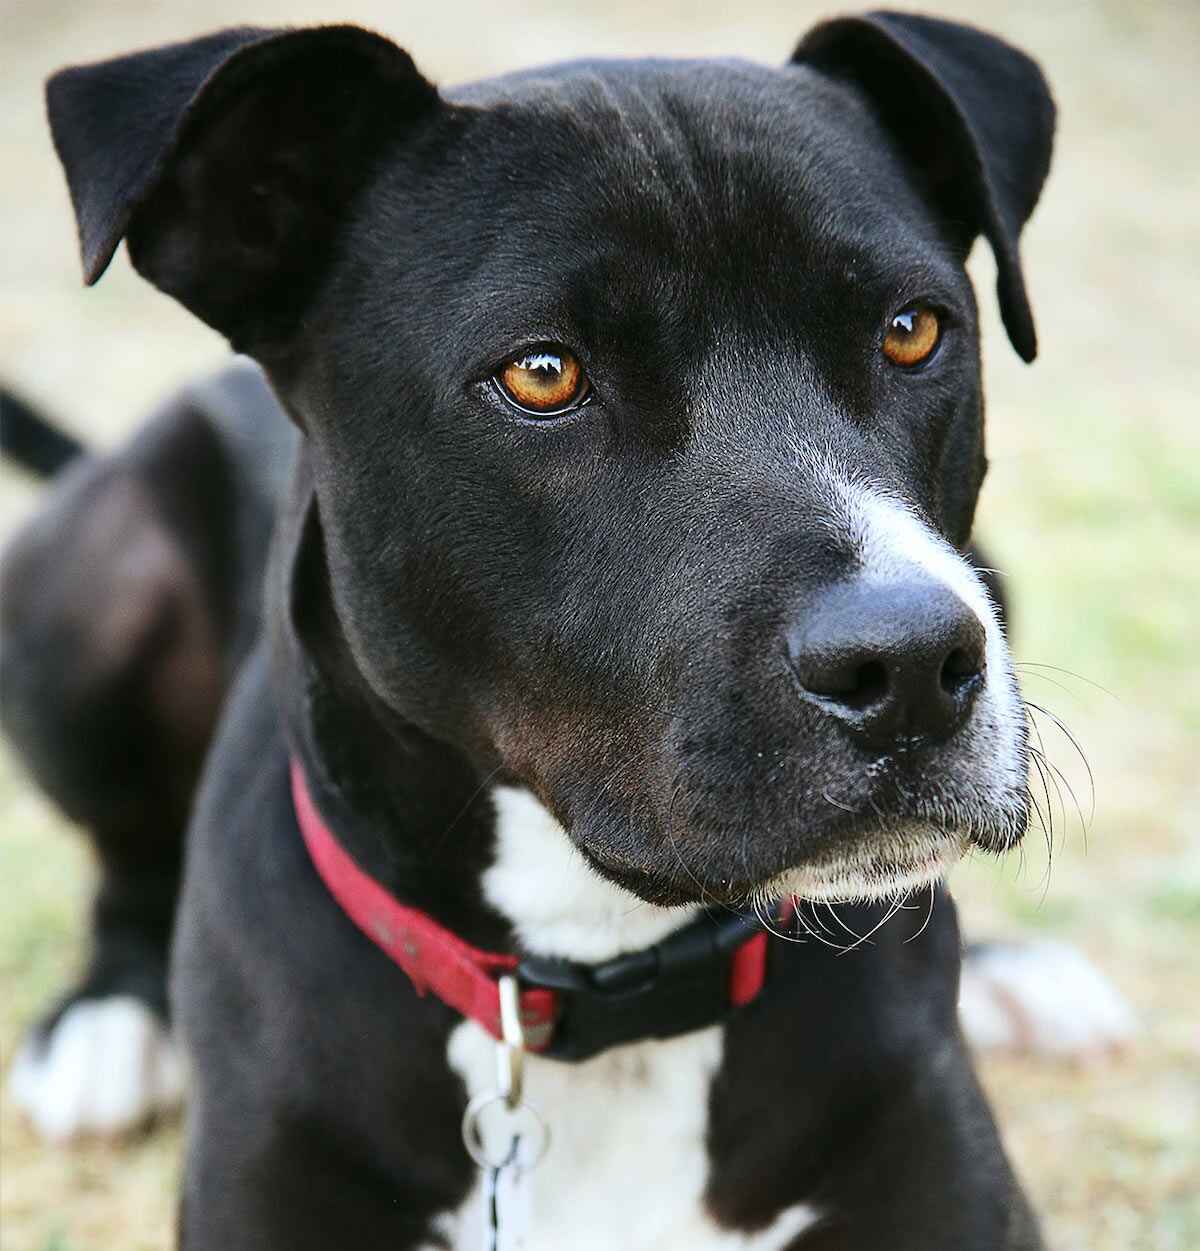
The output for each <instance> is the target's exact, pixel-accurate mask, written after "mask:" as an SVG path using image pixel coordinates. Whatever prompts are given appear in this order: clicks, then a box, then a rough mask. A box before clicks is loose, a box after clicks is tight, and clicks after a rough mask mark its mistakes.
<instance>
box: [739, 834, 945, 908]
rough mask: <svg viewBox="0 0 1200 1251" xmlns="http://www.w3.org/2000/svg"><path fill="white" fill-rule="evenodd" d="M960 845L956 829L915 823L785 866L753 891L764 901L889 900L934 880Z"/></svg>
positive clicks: (943, 872)
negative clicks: (825, 857) (827, 856)
mask: <svg viewBox="0 0 1200 1251" xmlns="http://www.w3.org/2000/svg"><path fill="white" fill-rule="evenodd" d="M965 849H966V841H965V840H964V839H963V837H962V836H961V835H958V834H949V833H946V832H945V831H943V830H936V829H934V828H933V827H931V826H919V827H916V828H914V829H912V830H906V831H902V832H898V833H896V834H894V835H891V836H889V837H887V838H883V839H879V840H876V841H873V842H872V843H871V844H870V845H869V846H852V847H850V848H848V849H847V850H846V852H845V853H844V854H839V856H838V857H837V858H836V859H831V860H829V861H827V862H824V863H819V864H813V865H805V866H803V867H801V868H798V869H789V870H788V871H787V872H786V873H781V874H780V875H779V876H778V877H776V878H773V879H772V880H771V881H769V882H767V883H766V885H764V886H763V887H761V888H760V889H759V890H758V891H757V892H756V894H757V897H758V900H759V901H760V902H761V903H764V904H771V903H774V902H775V901H776V900H779V899H785V898H787V897H789V896H795V898H797V899H803V900H808V901H811V902H813V903H873V902H875V901H877V900H893V899H896V898H898V897H899V896H902V895H908V894H912V893H913V892H914V891H921V890H926V889H929V888H931V887H933V886H935V885H936V884H937V883H938V882H940V881H941V880H942V879H943V878H944V877H945V876H946V874H947V873H949V872H950V870H951V869H952V868H953V867H954V866H955V865H956V864H957V863H958V861H959V860H960V859H961V858H962V854H963V851H964V850H965Z"/></svg>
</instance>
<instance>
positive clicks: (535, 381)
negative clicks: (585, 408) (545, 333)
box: [495, 346, 588, 417]
mask: <svg viewBox="0 0 1200 1251" xmlns="http://www.w3.org/2000/svg"><path fill="white" fill-rule="evenodd" d="M495 378H496V385H497V386H498V387H499V388H500V392H501V394H502V395H503V396H504V398H505V399H506V400H508V402H509V403H510V404H515V405H516V407H517V408H519V409H520V410H521V411H522V412H524V413H530V414H532V415H533V416H534V417H555V416H557V415H558V414H559V413H565V412H566V411H567V410H568V409H570V408H575V407H577V406H578V405H579V404H581V403H583V401H584V400H585V399H586V398H587V394H588V380H587V374H585V373H584V372H583V366H582V365H581V364H580V363H579V362H578V361H577V360H576V359H575V357H574V356H572V355H571V353H570V352H568V351H567V350H566V349H565V348H560V347H554V346H548V347H540V348H534V350H533V351H531V352H523V353H522V354H521V355H520V356H514V357H513V359H512V360H510V361H508V362H507V363H506V364H505V365H502V366H501V367H500V369H498V370H497V371H496V375H495Z"/></svg>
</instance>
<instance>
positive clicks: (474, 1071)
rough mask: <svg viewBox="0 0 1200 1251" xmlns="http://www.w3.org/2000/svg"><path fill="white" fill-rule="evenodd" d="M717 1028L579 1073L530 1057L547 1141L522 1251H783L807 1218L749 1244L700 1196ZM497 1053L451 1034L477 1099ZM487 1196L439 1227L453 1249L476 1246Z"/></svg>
mask: <svg viewBox="0 0 1200 1251" xmlns="http://www.w3.org/2000/svg"><path fill="white" fill-rule="evenodd" d="M721 1035H722V1030H721V1029H720V1027H718V1026H714V1027H713V1028H711V1029H707V1030H703V1031H700V1032H698V1033H694V1034H689V1035H685V1036H684V1037H681V1038H676V1039H672V1040H670V1041H667V1042H647V1043H639V1044H635V1045H633V1046H629V1047H621V1048H617V1049H615V1050H613V1051H610V1052H607V1053H605V1054H604V1055H601V1056H597V1057H595V1058H594V1059H592V1060H589V1061H585V1062H584V1063H581V1064H563V1063H560V1062H557V1061H553V1060H541V1059H538V1058H536V1057H531V1058H530V1059H529V1060H528V1062H527V1071H526V1077H525V1093H526V1099H527V1101H528V1102H529V1103H530V1104H531V1105H532V1106H533V1107H534V1108H535V1109H536V1110H537V1112H538V1113H539V1114H540V1115H541V1116H542V1117H543V1118H544V1119H545V1121H546V1123H547V1126H548V1127H549V1130H550V1139H549V1144H548V1147H547V1150H546V1153H545V1155H544V1157H543V1158H542V1160H541V1162H540V1164H539V1165H538V1166H537V1167H536V1168H535V1169H534V1170H533V1172H532V1174H531V1175H530V1177H529V1179H528V1185H529V1196H528V1198H529V1213H528V1224H527V1226H526V1228H525V1236H524V1241H523V1242H520V1243H519V1244H517V1245H519V1246H520V1247H521V1251H563V1248H565V1247H570V1248H572V1251H602V1249H603V1251H612V1248H614V1247H621V1248H627V1249H628V1251H639V1249H641V1248H645V1249H646V1251H649V1249H650V1248H653V1249H654V1251H674V1249H675V1248H678V1249H679V1251H685V1249H687V1251H733V1249H734V1248H738V1249H744V1251H751V1249H752V1251H781V1248H783V1247H785V1246H786V1245H787V1244H788V1241H789V1240H790V1239H791V1238H792V1237H794V1236H795V1235H796V1234H797V1233H798V1232H799V1231H800V1230H802V1229H804V1228H805V1227H806V1226H807V1225H808V1224H809V1223H811V1220H812V1216H813V1214H812V1212H811V1210H810V1209H808V1208H807V1207H806V1206H805V1207H796V1208H791V1209H789V1210H788V1211H787V1212H785V1213H783V1214H782V1216H781V1217H780V1218H779V1220H777V1221H776V1222H775V1223H774V1224H773V1225H772V1226H771V1227H770V1228H768V1229H767V1230H764V1231H760V1232H759V1233H757V1234H754V1235H746V1234H743V1233H738V1232H734V1231H728V1230H722V1229H720V1228H718V1227H717V1225H716V1224H714V1222H713V1221H712V1220H711V1218H710V1217H709V1216H708V1214H707V1212H706V1210H705V1206H704V1190H705V1186H706V1184H707V1181H708V1171H709V1161H708V1152H707V1148H706V1144H705V1133H706V1128H707V1118H708V1092H709V1085H710V1082H711V1080H712V1077H713V1074H714V1073H715V1072H716V1069H717V1067H718V1065H719V1064H720V1061H721V1045H722V1038H721ZM494 1051H495V1044H494V1043H493V1042H492V1039H491V1038H490V1036H489V1035H488V1034H486V1033H485V1032H484V1030H483V1029H482V1028H480V1027H479V1026H478V1025H476V1024H475V1023H474V1022H465V1023H464V1024H462V1025H460V1026H459V1027H458V1028H457V1029H456V1030H455V1031H454V1033H453V1035H452V1036H451V1039H450V1045H449V1058H450V1063H451V1064H452V1065H453V1067H454V1068H455V1069H456V1070H457V1071H458V1072H459V1073H460V1074H461V1075H462V1077H463V1080H464V1081H465V1082H466V1085H467V1088H468V1090H469V1091H470V1093H471V1094H472V1095H474V1094H477V1093H479V1092H480V1091H486V1090H491V1089H493V1088H494V1087H495V1083H496V1066H495V1059H494ZM481 1205H482V1187H481V1185H479V1184H477V1185H476V1186H475V1187H474V1189H473V1190H472V1193H471V1195H470V1197H469V1198H468V1200H467V1202H466V1203H465V1205H464V1206H463V1208H462V1209H461V1210H460V1211H458V1212H456V1213H454V1214H453V1215H452V1216H451V1217H450V1218H449V1219H448V1220H446V1221H445V1222H444V1225H443V1232H444V1233H445V1234H446V1235H447V1238H448V1241H449V1243H450V1245H451V1246H452V1247H453V1248H455V1251H474V1249H475V1248H477V1247H481V1246H482V1245H483V1242H482V1230H483V1212H482V1206H481Z"/></svg>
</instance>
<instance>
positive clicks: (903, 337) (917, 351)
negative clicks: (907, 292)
mask: <svg viewBox="0 0 1200 1251" xmlns="http://www.w3.org/2000/svg"><path fill="white" fill-rule="evenodd" d="M941 333H942V329H941V326H940V325H939V323H938V316H937V314H936V313H935V312H934V311H933V309H931V308H929V307H928V306H927V305H924V304H914V305H912V306H911V307H910V308H906V309H904V311H903V312H900V313H897V314H896V316H895V317H893V318H892V320H891V323H890V324H889V326H888V329H887V334H885V335H884V336H883V354H884V356H886V357H887V358H888V360H890V361H891V362H892V364H893V365H899V366H900V367H901V368H902V369H911V368H913V366H914V365H920V364H922V363H923V362H924V361H927V360H928V359H929V358H930V356H932V355H933V349H934V348H935V347H937V345H938V339H939V338H940V337H941Z"/></svg>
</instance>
